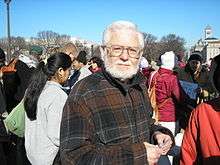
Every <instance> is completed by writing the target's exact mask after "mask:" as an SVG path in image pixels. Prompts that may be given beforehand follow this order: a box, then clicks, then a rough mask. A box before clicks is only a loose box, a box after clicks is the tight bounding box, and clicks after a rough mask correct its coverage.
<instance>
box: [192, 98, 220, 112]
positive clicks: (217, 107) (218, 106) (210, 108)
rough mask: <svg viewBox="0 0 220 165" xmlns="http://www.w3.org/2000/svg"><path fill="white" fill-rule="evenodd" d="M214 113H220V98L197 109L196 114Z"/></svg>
mask: <svg viewBox="0 0 220 165" xmlns="http://www.w3.org/2000/svg"><path fill="white" fill-rule="evenodd" d="M214 111H216V112H217V111H218V112H220V98H215V99H213V100H209V101H206V102H203V103H201V104H199V105H198V106H197V107H196V108H195V113H198V114H205V115H207V114H209V113H212V112H214Z"/></svg>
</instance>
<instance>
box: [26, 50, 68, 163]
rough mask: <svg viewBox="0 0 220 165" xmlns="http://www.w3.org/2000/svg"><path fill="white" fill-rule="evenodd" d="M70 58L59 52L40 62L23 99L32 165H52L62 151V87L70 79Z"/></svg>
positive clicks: (29, 156)
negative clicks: (60, 140) (45, 61)
mask: <svg viewBox="0 0 220 165" xmlns="http://www.w3.org/2000/svg"><path fill="white" fill-rule="evenodd" d="M70 67H71V59H70V57H69V56H68V55H66V54H65V53H56V54H53V55H52V56H51V57H49V58H48V60H47V64H46V65H45V64H44V62H41V63H40V64H39V65H38V68H37V70H36V72H35V73H34V75H33V76H32V78H31V82H30V84H29V86H28V88H27V90H26V93H25V97H24V106H25V111H26V116H25V149H26V152H27V157H28V159H29V161H30V162H31V164H33V165H38V164H39V165H40V164H47V165H50V164H52V163H53V160H54V158H55V156H56V154H57V152H58V149H59V139H60V123H61V117H62V111H63V106H64V104H65V102H66V99H67V94H66V93H65V92H64V91H63V90H62V89H61V85H62V84H63V83H64V82H65V81H66V80H67V78H68V76H69V71H70Z"/></svg>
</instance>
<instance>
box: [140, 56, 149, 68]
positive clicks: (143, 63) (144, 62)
mask: <svg viewBox="0 0 220 165" xmlns="http://www.w3.org/2000/svg"><path fill="white" fill-rule="evenodd" d="M148 66H149V63H148V61H147V59H146V58H145V57H143V56H142V57H141V61H140V65H139V67H140V68H141V69H142V68H147V67H148Z"/></svg>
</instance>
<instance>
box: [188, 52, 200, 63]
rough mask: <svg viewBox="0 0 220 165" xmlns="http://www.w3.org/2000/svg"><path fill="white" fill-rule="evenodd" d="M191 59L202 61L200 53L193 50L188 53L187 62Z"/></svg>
mask: <svg viewBox="0 0 220 165" xmlns="http://www.w3.org/2000/svg"><path fill="white" fill-rule="evenodd" d="M191 60H196V61H200V62H202V55H201V54H200V53H199V52H194V53H192V54H191V55H190V57H189V59H188V62H189V61H191Z"/></svg>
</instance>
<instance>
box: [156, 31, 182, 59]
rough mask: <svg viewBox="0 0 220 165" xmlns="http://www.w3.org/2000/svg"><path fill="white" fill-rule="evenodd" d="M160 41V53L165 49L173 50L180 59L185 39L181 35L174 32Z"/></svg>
mask: <svg viewBox="0 0 220 165" xmlns="http://www.w3.org/2000/svg"><path fill="white" fill-rule="evenodd" d="M160 43H161V46H162V47H161V50H160V52H161V54H163V53H164V52H167V51H173V52H174V53H175V54H176V55H177V56H178V58H179V59H182V58H183V56H184V53H183V52H185V47H184V45H185V40H184V38H182V37H179V36H176V35H175V34H168V35H167V36H164V37H162V38H161V40H160Z"/></svg>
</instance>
